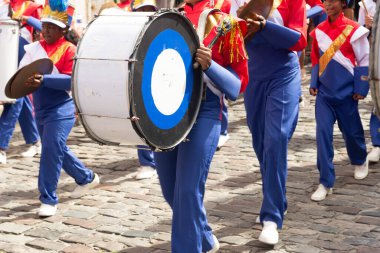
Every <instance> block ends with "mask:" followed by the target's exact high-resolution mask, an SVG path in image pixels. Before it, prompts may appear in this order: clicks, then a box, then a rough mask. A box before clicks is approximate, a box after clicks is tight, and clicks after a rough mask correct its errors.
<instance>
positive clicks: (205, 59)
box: [195, 45, 212, 70]
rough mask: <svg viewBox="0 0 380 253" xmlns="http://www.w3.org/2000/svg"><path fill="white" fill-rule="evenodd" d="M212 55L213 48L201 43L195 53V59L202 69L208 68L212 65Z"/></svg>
mask: <svg viewBox="0 0 380 253" xmlns="http://www.w3.org/2000/svg"><path fill="white" fill-rule="evenodd" d="M211 57H212V51H211V49H210V48H208V47H205V46H204V45H201V46H200V47H199V48H198V49H197V52H196V54H195V60H196V61H197V62H198V63H199V64H200V65H201V66H202V70H207V69H208V68H209V67H210V65H211Z"/></svg>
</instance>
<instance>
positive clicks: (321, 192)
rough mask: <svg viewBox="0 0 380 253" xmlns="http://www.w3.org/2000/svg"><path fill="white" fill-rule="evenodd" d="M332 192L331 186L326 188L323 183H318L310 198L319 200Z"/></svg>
mask: <svg viewBox="0 0 380 253" xmlns="http://www.w3.org/2000/svg"><path fill="white" fill-rule="evenodd" d="M329 194H332V188H326V187H325V186H324V185H323V184H319V185H318V188H317V190H316V191H315V192H314V193H313V194H312V195H311V197H310V198H311V200H314V201H321V200H324V199H325V198H326V196H327V195H329Z"/></svg>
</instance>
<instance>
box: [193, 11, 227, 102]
mask: <svg viewBox="0 0 380 253" xmlns="http://www.w3.org/2000/svg"><path fill="white" fill-rule="evenodd" d="M217 11H220V10H218V9H205V10H204V11H202V13H201V15H199V20H198V28H197V34H198V37H199V41H200V42H201V43H202V42H203V39H204V36H205V31H206V25H207V17H208V15H210V14H212V13H213V12H217ZM204 81H205V83H206V85H207V87H208V88H209V89H210V90H211V91H212V93H214V94H215V95H217V96H218V97H220V98H221V97H222V96H223V93H222V92H221V91H220V90H218V88H216V87H215V84H213V83H212V82H211V80H210V79H209V78H208V77H207V76H206V75H204Z"/></svg>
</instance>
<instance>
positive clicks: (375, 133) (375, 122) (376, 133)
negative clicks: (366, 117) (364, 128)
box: [369, 113, 380, 147]
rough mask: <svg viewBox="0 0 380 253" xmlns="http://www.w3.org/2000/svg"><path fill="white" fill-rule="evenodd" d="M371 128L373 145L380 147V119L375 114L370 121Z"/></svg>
mask: <svg viewBox="0 0 380 253" xmlns="http://www.w3.org/2000/svg"><path fill="white" fill-rule="evenodd" d="M369 130H370V133H371V139H372V145H373V146H374V147H380V120H379V118H378V117H377V116H376V115H375V114H373V113H372V114H371V119H370V121H369Z"/></svg>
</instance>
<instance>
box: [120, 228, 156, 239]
mask: <svg viewBox="0 0 380 253" xmlns="http://www.w3.org/2000/svg"><path fill="white" fill-rule="evenodd" d="M154 234H155V233H154V232H150V231H139V230H128V231H125V232H123V233H122V234H121V235H122V236H125V237H139V238H148V239H149V238H151V237H152V236H154Z"/></svg>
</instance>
